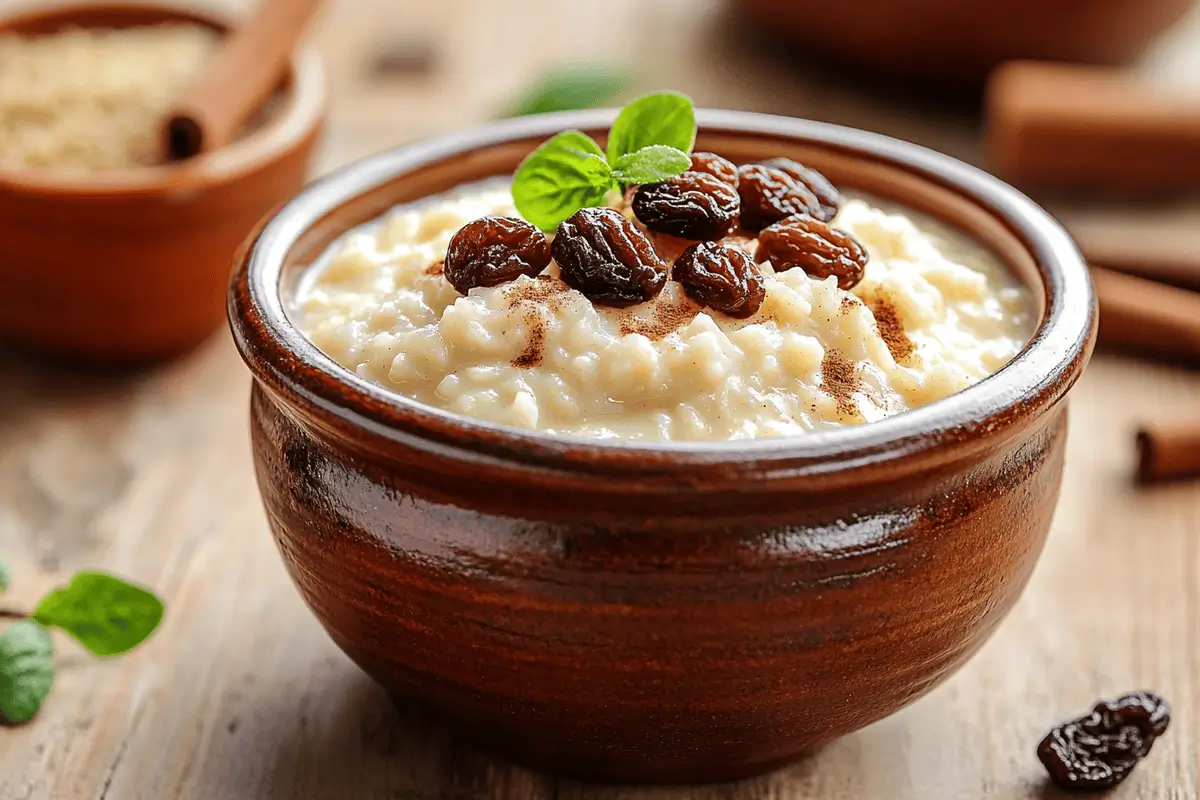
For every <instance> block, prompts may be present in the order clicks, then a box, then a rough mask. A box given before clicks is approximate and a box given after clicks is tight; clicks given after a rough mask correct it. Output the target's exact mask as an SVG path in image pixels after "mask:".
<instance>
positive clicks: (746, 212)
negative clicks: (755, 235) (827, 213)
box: [738, 164, 821, 231]
mask: <svg viewBox="0 0 1200 800" xmlns="http://www.w3.org/2000/svg"><path fill="white" fill-rule="evenodd" d="M738 193H739V194H740V195H741V198H742V227H743V228H745V229H746V230H748V231H760V230H762V229H763V228H765V227H767V226H768V225H770V224H772V223H774V222H778V221H779V220H781V219H784V218H785V217H790V216H792V215H793V214H809V215H810V216H814V217H815V216H816V215H818V214H820V213H821V201H820V200H818V199H817V196H816V195H815V194H813V193H812V192H811V191H809V189H808V187H807V186H805V185H804V184H803V183H798V182H797V181H796V180H795V179H794V178H793V177H792V176H791V175H788V174H787V173H786V172H784V171H783V170H781V169H776V168H775V167H766V166H763V165H762V164H745V165H743V166H742V167H741V168H740V169H739V170H738Z"/></svg>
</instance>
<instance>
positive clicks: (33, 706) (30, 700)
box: [0, 619, 54, 723]
mask: <svg viewBox="0 0 1200 800" xmlns="http://www.w3.org/2000/svg"><path fill="white" fill-rule="evenodd" d="M53 685H54V642H53V641H51V639H50V634H49V632H47V630H46V629H45V628H43V627H42V626H41V625H39V624H38V623H36V622H34V621H33V620H31V619H25V620H21V621H20V622H16V623H14V624H12V625H10V626H9V627H8V629H7V630H6V631H4V633H2V634H0V717H2V718H3V719H5V720H6V721H8V722H13V723H22V722H28V721H29V720H30V719H32V718H33V715H34V714H36V713H37V712H38V709H39V708H41V707H42V701H44V700H45V699H46V696H47V695H48V694H50V687H51V686H53Z"/></svg>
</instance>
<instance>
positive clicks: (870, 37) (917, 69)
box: [733, 0, 1194, 84]
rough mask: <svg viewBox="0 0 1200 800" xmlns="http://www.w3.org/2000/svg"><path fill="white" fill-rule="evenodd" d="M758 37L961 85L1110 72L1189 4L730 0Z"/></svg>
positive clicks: (812, 54) (1179, 0) (1155, 0)
mask: <svg viewBox="0 0 1200 800" xmlns="http://www.w3.org/2000/svg"><path fill="white" fill-rule="evenodd" d="M733 5H734V7H735V8H736V9H738V10H739V11H741V12H743V13H744V14H745V15H746V16H747V17H748V18H749V20H750V21H751V22H752V24H754V26H755V27H756V29H757V30H758V31H760V32H761V33H762V35H763V36H764V37H767V38H769V39H771V40H774V41H776V42H780V43H782V44H784V45H785V46H787V47H788V48H789V49H791V50H792V51H794V52H796V53H798V54H802V55H804V56H805V57H807V58H818V59H821V60H822V61H830V62H833V63H837V64H843V65H849V66H853V67H856V68H863V69H867V70H871V71H877V72H881V73H884V74H886V75H889V76H891V75H895V76H905V77H919V78H924V79H933V80H936V81H937V82H939V83H949V84H964V83H976V82H980V81H982V80H983V78H984V76H986V75H987V73H988V71H989V70H990V69H991V68H992V67H994V66H995V65H996V64H999V63H1000V62H1002V61H1007V60H1009V59H1016V58H1020V59H1038V60H1047V61H1071V62H1079V63H1084V64H1105V65H1116V64H1121V63H1125V62H1128V61H1130V60H1132V59H1133V58H1136V57H1137V56H1138V55H1139V54H1140V53H1141V52H1142V51H1143V50H1144V49H1145V48H1146V46H1147V45H1149V44H1150V42H1151V41H1153V40H1154V38H1155V37H1157V36H1158V35H1160V34H1161V33H1163V32H1164V31H1166V30H1167V29H1168V28H1170V27H1171V26H1172V25H1174V24H1175V23H1176V22H1177V21H1178V20H1179V19H1180V18H1181V17H1182V16H1183V15H1184V14H1185V13H1187V11H1188V10H1189V9H1191V8H1193V6H1194V2H1193V0H1049V2H1047V1H1046V0H839V2H833V3H820V4H816V5H814V4H812V3H800V2H795V1H794V0H733Z"/></svg>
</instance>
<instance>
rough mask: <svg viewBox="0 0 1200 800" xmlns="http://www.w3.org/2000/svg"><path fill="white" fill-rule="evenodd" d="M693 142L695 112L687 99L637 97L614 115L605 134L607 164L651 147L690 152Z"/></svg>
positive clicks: (662, 95) (666, 95) (672, 95)
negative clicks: (658, 146)
mask: <svg viewBox="0 0 1200 800" xmlns="http://www.w3.org/2000/svg"><path fill="white" fill-rule="evenodd" d="M695 140H696V110H695V109H694V108H692V101H691V99H690V98H688V97H687V96H686V95H682V94H679V93H677V92H656V93H654V94H648V95H645V96H644V97H639V98H638V99H637V100H634V101H633V102H632V103H630V104H629V105H627V106H625V108H623V109H621V113H620V114H618V115H617V119H616V121H615V122H614V123H613V126H612V130H610V131H609V132H608V163H609V164H612V165H613V166H616V163H617V160H618V159H620V158H621V156H623V155H625V154H626V153H634V152H637V151H638V150H641V149H642V148H643V147H649V146H650V145H652V144H665V145H667V146H668V147H674V148H675V149H676V150H682V151H683V152H685V153H690V152H692V143H693V142H694V141H695Z"/></svg>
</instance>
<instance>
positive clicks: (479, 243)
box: [442, 217, 550, 294]
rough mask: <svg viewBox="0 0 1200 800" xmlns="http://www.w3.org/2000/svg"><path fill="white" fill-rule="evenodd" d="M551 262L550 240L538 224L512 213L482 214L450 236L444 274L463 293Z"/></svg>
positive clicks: (530, 272) (533, 271)
mask: <svg viewBox="0 0 1200 800" xmlns="http://www.w3.org/2000/svg"><path fill="white" fill-rule="evenodd" d="M549 264H550V244H549V242H547V241H546V237H545V236H544V235H543V234H542V232H541V231H539V230H538V229H537V228H535V227H533V226H532V225H530V224H529V223H528V222H525V221H524V220H520V219H513V218H512V217H480V218H479V219H477V220H474V221H472V222H468V223H467V224H466V225H464V226H462V227H461V228H459V229H458V231H457V232H456V233H455V234H454V235H453V236H451V237H450V245H449V247H447V248H446V261H445V264H444V265H443V266H442V274H444V275H445V276H446V280H448V281H450V285H451V286H453V287H454V288H455V289H457V290H458V291H459V292H461V293H462V294H466V293H467V292H469V291H470V290H471V289H474V288H475V287H476V286H498V285H500V284H501V283H507V282H508V281H513V280H516V279H517V278H518V277H519V276H521V275H528V276H529V277H531V278H532V277H533V276H535V275H537V274H538V273H539V272H541V271H542V270H544V269H545V268H546V267H547V266H548V265H549Z"/></svg>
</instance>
